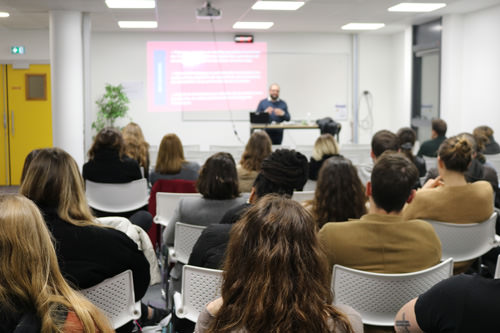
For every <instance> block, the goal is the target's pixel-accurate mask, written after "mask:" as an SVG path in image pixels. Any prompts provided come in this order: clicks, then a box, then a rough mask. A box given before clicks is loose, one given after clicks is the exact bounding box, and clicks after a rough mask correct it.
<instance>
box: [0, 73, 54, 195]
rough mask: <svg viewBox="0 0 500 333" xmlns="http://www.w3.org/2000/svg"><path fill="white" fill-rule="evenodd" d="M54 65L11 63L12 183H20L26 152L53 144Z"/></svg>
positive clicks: (8, 84)
mask: <svg viewBox="0 0 500 333" xmlns="http://www.w3.org/2000/svg"><path fill="white" fill-rule="evenodd" d="M50 96H51V94H50V66H49V65H30V66H29V69H14V68H12V65H7V100H8V103H7V104H8V114H7V118H8V131H9V148H10V150H9V151H10V163H9V166H10V184H11V185H19V183H20V179H21V172H22V169H23V164H24V159H25V158H26V155H28V153H29V152H30V151H32V150H33V149H37V148H47V147H52V112H51V99H50Z"/></svg>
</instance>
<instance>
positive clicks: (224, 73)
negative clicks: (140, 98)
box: [147, 42, 267, 112]
mask: <svg viewBox="0 0 500 333" xmlns="http://www.w3.org/2000/svg"><path fill="white" fill-rule="evenodd" d="M266 56H267V44H266V43H251V44H237V43H234V42H217V43H213V42H148V43H147V73H148V74H147V75H148V78H147V91H148V111H150V112H168V111H224V110H232V111H233V110H234V111H236V110H248V111H253V110H255V108H256V107H257V104H258V103H259V101H260V100H261V99H262V98H265V97H266V96H267V58H266Z"/></svg>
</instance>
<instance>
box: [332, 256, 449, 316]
mask: <svg viewBox="0 0 500 333" xmlns="http://www.w3.org/2000/svg"><path fill="white" fill-rule="evenodd" d="M452 271H453V260H452V259H448V260H446V261H444V262H442V263H440V264H438V265H436V266H433V267H430V268H428V269H425V270H422V271H418V272H414V273H405V274H381V273H372V272H365V271H360V270H357V269H352V268H347V267H344V266H341V265H334V266H333V278H332V290H333V293H334V296H335V299H334V304H346V305H349V306H351V307H352V308H353V309H354V310H356V311H358V312H359V314H360V315H361V318H362V320H363V324H368V325H375V326H394V317H395V316H396V313H397V312H398V311H399V309H400V308H401V307H402V306H403V305H404V304H406V303H407V302H408V301H410V300H411V299H413V298H415V297H417V296H419V295H420V294H422V293H424V292H426V291H427V290H428V289H429V288H431V287H432V286H433V285H435V284H436V283H438V282H439V281H441V280H444V279H447V278H449V277H450V276H451V275H452Z"/></svg>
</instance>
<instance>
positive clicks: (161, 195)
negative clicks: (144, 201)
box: [153, 192, 201, 226]
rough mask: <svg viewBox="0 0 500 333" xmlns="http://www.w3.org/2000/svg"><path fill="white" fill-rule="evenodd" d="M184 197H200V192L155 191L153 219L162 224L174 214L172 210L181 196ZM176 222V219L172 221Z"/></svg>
mask: <svg viewBox="0 0 500 333" xmlns="http://www.w3.org/2000/svg"><path fill="white" fill-rule="evenodd" d="M184 197H200V198H201V194H200V193H171V192H156V216H155V217H154V219H153V221H154V222H155V223H157V224H161V225H164V226H167V225H168V222H169V221H170V220H171V219H172V216H174V211H175V208H176V207H177V205H178V204H179V201H180V200H181V198H184ZM174 222H176V221H174Z"/></svg>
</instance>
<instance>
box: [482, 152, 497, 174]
mask: <svg viewBox="0 0 500 333" xmlns="http://www.w3.org/2000/svg"><path fill="white" fill-rule="evenodd" d="M485 157H486V162H488V163H490V164H491V165H492V166H493V168H495V170H496V172H497V176H498V180H500V154H494V155H485Z"/></svg>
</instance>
